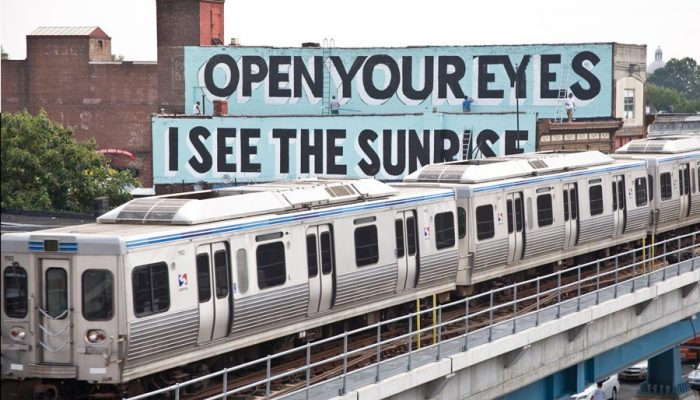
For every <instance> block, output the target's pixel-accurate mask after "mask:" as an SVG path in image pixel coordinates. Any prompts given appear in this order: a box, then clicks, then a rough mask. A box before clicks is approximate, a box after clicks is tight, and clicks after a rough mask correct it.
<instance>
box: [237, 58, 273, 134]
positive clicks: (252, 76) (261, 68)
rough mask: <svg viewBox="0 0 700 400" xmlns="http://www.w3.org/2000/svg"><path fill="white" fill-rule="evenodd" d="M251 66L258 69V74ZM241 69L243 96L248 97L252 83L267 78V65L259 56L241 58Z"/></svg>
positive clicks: (251, 90)
mask: <svg viewBox="0 0 700 400" xmlns="http://www.w3.org/2000/svg"><path fill="white" fill-rule="evenodd" d="M253 65H255V66H257V67H258V72H253ZM242 68H243V96H246V97H250V96H251V94H252V93H253V83H256V82H262V81H263V80H264V79H265V77H266V76H267V64H266V63H265V60H264V59H263V58H262V57H260V56H243V67H242ZM241 133H243V132H242V131H241Z"/></svg>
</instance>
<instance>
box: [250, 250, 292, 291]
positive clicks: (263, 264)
mask: <svg viewBox="0 0 700 400" xmlns="http://www.w3.org/2000/svg"><path fill="white" fill-rule="evenodd" d="M255 255H256V259H257V262H258V287H259V288H260V289H265V288H269V287H273V286H279V285H284V282H286V281H287V267H286V263H285V257H284V243H282V242H274V243H268V244H261V245H260V246H258V249H257V250H256V253H255Z"/></svg>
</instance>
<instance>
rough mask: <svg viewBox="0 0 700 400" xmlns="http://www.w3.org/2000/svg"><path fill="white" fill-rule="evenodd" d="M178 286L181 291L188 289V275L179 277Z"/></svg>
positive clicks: (179, 275)
mask: <svg viewBox="0 0 700 400" xmlns="http://www.w3.org/2000/svg"><path fill="white" fill-rule="evenodd" d="M177 286H178V287H179V288H180V289H185V288H187V273H186V272H185V273H184V274H178V275H177Z"/></svg>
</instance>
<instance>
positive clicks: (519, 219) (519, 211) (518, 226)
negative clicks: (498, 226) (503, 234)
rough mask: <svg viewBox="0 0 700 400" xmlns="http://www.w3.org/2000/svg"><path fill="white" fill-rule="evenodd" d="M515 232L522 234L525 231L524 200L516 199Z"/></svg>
mask: <svg viewBox="0 0 700 400" xmlns="http://www.w3.org/2000/svg"><path fill="white" fill-rule="evenodd" d="M515 230H516V231H518V232H521V231H522V230H523V200H522V199H521V198H517V199H515Z"/></svg>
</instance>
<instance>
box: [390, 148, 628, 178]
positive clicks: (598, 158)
mask: <svg viewBox="0 0 700 400" xmlns="http://www.w3.org/2000/svg"><path fill="white" fill-rule="evenodd" d="M615 163H616V160H615V159H614V158H612V157H610V156H609V155H606V154H603V153H601V152H599V151H585V152H578V153H525V154H518V155H510V156H505V157H492V158H486V159H479V160H468V161H455V162H446V163H441V164H433V165H427V166H425V167H423V168H421V169H419V170H417V171H416V172H414V173H412V174H410V175H409V176H407V177H406V178H404V182H406V183H412V182H439V183H461V184H483V183H492V182H500V181H504V180H509V179H514V178H523V179H524V178H531V177H537V176H541V175H553V174H557V173H563V172H568V171H573V170H585V169H591V168H594V167H598V166H606V165H611V164H615Z"/></svg>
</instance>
